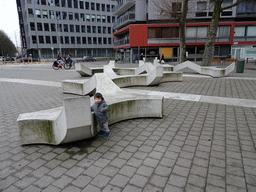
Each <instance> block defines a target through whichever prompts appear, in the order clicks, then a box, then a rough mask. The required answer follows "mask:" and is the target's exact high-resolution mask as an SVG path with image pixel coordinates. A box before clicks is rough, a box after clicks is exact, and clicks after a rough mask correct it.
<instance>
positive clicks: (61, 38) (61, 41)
mask: <svg viewBox="0 0 256 192" xmlns="http://www.w3.org/2000/svg"><path fill="white" fill-rule="evenodd" d="M60 43H61V44H64V41H63V37H62V36H61V37H60Z"/></svg>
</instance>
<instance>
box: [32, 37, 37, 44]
mask: <svg viewBox="0 0 256 192" xmlns="http://www.w3.org/2000/svg"><path fill="white" fill-rule="evenodd" d="M32 43H33V44H37V42H36V36H32Z"/></svg>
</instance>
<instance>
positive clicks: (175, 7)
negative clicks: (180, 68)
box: [152, 0, 189, 63]
mask: <svg viewBox="0 0 256 192" xmlns="http://www.w3.org/2000/svg"><path fill="white" fill-rule="evenodd" d="M188 1H189V0H182V1H180V2H177V1H173V0H153V1H152V2H153V5H154V6H155V8H156V12H158V13H159V14H160V15H161V16H162V17H163V18H168V19H169V20H174V21H176V22H178V23H179V38H180V62H181V63H182V62H184V61H186V18H187V13H188ZM181 2H182V3H181ZM181 5H182V7H181Z"/></svg>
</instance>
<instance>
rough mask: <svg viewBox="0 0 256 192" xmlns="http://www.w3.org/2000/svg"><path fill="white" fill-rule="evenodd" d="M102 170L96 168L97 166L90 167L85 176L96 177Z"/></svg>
mask: <svg viewBox="0 0 256 192" xmlns="http://www.w3.org/2000/svg"><path fill="white" fill-rule="evenodd" d="M101 170H102V168H100V167H96V166H93V165H92V166H90V167H88V168H87V169H86V170H85V171H84V172H83V174H85V175H88V176H90V177H93V178H94V177H96V176H97V175H98V174H99V173H100V172H101Z"/></svg>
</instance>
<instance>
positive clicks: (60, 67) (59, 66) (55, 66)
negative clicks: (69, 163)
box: [52, 60, 70, 70]
mask: <svg viewBox="0 0 256 192" xmlns="http://www.w3.org/2000/svg"><path fill="white" fill-rule="evenodd" d="M62 66H64V68H65V69H67V70H68V69H70V65H69V64H68V63H67V62H66V61H65V60H64V61H63V62H62V64H60V63H59V62H58V61H54V62H53V64H52V68H53V69H55V70H58V69H62Z"/></svg>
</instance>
